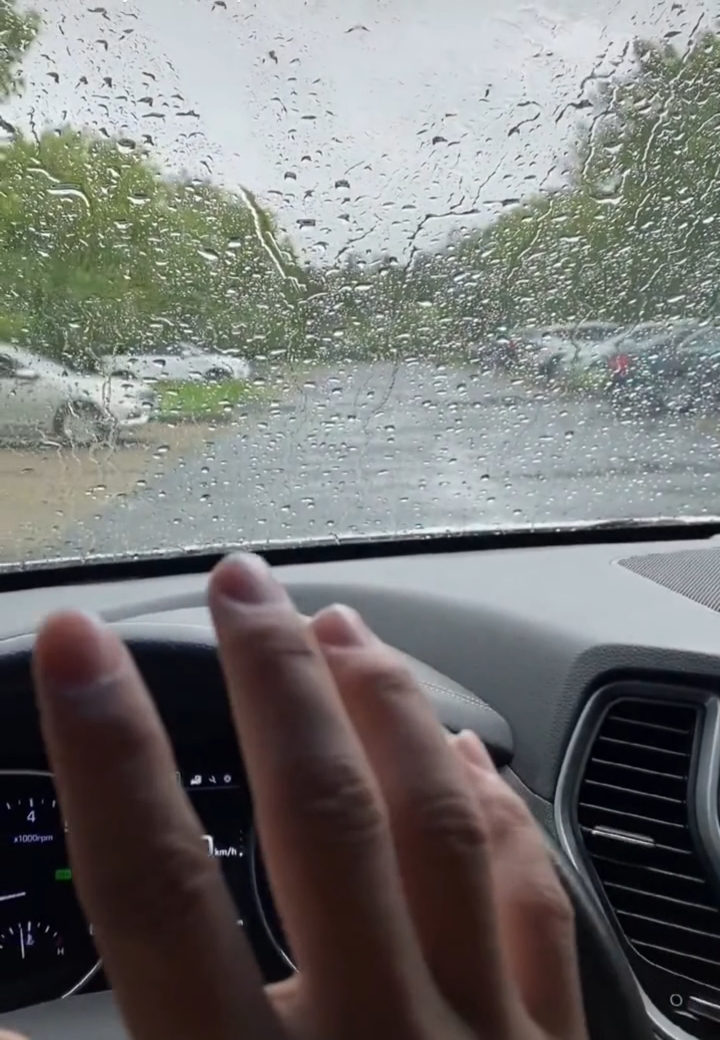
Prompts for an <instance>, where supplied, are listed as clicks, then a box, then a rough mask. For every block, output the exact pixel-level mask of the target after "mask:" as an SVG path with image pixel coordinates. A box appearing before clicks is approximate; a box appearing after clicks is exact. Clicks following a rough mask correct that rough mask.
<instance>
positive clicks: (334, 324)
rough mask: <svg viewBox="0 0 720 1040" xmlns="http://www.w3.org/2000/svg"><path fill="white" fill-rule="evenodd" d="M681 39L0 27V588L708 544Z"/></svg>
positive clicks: (693, 108)
mask: <svg viewBox="0 0 720 1040" xmlns="http://www.w3.org/2000/svg"><path fill="white" fill-rule="evenodd" d="M715 13H716V5H715V4H714V3H711V2H710V0H684V2H683V3H682V4H679V3H673V2H670V0H663V2H655V0H627V2H623V3H618V2H617V0H592V2H591V0H543V2H542V3H540V2H538V0H507V2H505V3H503V4H502V5H498V4H496V3H494V2H490V0H446V2H445V3H442V4H440V3H437V2H431V0H352V2H350V3H341V4H331V3H328V2H326V0H309V2H307V3H302V4H301V3H297V2H296V0H264V2H262V3H260V2H259V0H246V2H243V3H239V2H238V0H103V2H102V3H90V2H88V0H63V2H62V3H59V2H58V0H36V2H34V3H30V4H29V3H26V2H25V0H0V40H1V42H2V46H0V241H1V243H2V246H1V250H0V353H2V354H3V356H4V357H5V359H6V360H5V362H4V363H3V365H1V366H0V564H6V565H9V564H17V563H27V562H28V561H48V560H64V559H70V558H78V557H81V558H83V559H86V558H87V559H91V558H93V557H97V556H107V555H112V556H115V555H120V554H123V553H143V552H168V553H173V552H179V551H181V550H183V549H185V548H188V547H194V548H201V547H216V546H225V545H237V544H247V543H251V544H254V545H264V544H270V543H277V542H281V543H298V542H303V541H305V540H309V539H322V540H327V539H331V540H337V539H344V538H363V537H381V536H382V537H392V536H398V535H404V534H408V533H410V534H417V533H423V532H445V531H478V530H486V529H493V530H494V529H504V528H515V527H525V526H530V527H533V526H540V525H548V524H549V525H556V524H557V525H560V524H575V523H584V522H591V521H607V520H626V519H632V518H657V517H698V516H703V515H709V514H713V515H714V514H717V513H718V512H720V510H718V506H717V501H718V498H717V489H718V475H719V473H720V463H719V462H718V458H719V453H718V440H719V439H720V361H719V360H718V358H719V357H720V331H716V330H720V298H719V297H718V292H719V287H720V237H719V232H720V227H719V226H718V222H719V221H720V172H719V168H718V147H717V141H718V133H720V92H718V90H717V84H718V82H720V35H719V34H720V29H719V28H718V24H717V23H716V20H715ZM681 332H682V337H680V333H681ZM686 335H687V337H688V342H692V344H693V349H692V351H690V350H688V351H687V352H686V354H684V355H683V357H682V359H681V361H680V360H678V358H679V355H678V352H677V349H675V350H674V349H673V344H675V345H677V344H678V343H679V342H681V339H682V338H683V337H685V336H686ZM683 341H684V340H683ZM5 345H6V346H7V349H6V346H5ZM12 351H16V352H17V353H15V354H12ZM20 352H22V353H20ZM12 356H14V357H16V358H18V359H20V358H24V359H26V360H23V361H22V363H21V365H20V367H21V369H22V370H18V366H17V365H13V364H10V363H9V362H8V361H7V358H9V357H12ZM43 359H50V360H52V361H53V362H57V363H59V366H60V367H59V368H58V369H53V370H52V372H53V375H52V378H50V376H49V373H50V372H51V369H50V368H48V367H46V366H44V365H43ZM78 372H80V373H85V374H87V375H94V376H95V378H92V379H90V378H88V379H80V378H79V377H78Z"/></svg>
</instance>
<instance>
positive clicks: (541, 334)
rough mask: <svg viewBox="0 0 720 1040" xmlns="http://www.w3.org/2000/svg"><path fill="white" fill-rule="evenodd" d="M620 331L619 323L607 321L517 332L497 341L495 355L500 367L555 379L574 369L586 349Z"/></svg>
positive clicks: (583, 322) (539, 327) (551, 326)
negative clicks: (574, 362) (567, 370)
mask: <svg viewBox="0 0 720 1040" xmlns="http://www.w3.org/2000/svg"><path fill="white" fill-rule="evenodd" d="M617 329H618V326H617V325H616V324H613V323H611V322H604V321H581V322H577V323H576V324H574V325H573V324H570V325H550V326H538V327H528V328H524V329H515V330H513V331H512V332H510V333H508V335H507V336H505V337H500V338H498V339H497V340H496V341H495V353H496V355H497V358H498V364H499V365H500V367H503V368H515V367H518V368H522V369H524V370H525V371H534V372H536V373H537V374H538V375H543V376H555V375H558V374H559V373H560V371H561V370H562V369H564V368H567V367H570V366H571V365H572V363H573V361H574V360H575V359H576V358H577V357H578V356H579V355H580V354H581V352H582V351H583V350H584V349H587V348H588V347H589V346H592V345H594V344H597V343H600V342H602V341H603V340H606V339H607V338H608V337H609V336H611V335H612V334H613V333H615V332H617Z"/></svg>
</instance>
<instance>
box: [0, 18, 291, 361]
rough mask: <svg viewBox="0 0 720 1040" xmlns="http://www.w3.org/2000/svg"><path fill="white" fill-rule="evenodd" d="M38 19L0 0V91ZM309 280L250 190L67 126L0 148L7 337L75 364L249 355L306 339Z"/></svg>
mask: <svg viewBox="0 0 720 1040" xmlns="http://www.w3.org/2000/svg"><path fill="white" fill-rule="evenodd" d="M39 28H40V25H39V21H38V19H37V17H36V16H35V15H32V14H28V15H21V14H20V13H19V12H18V11H17V9H16V6H15V3H14V0H0V100H2V98H7V97H8V96H9V95H10V94H11V93H13V92H17V91H18V90H19V89H20V87H21V85H22V79H21V76H20V73H19V71H18V65H19V62H20V61H21V59H22V57H23V55H24V54H25V53H26V51H27V49H28V48H29V47H30V45H31V44H32V42H33V40H34V39H35V37H36V35H37V33H38V31H39ZM303 291H304V290H303V280H302V273H301V271H300V267H299V264H298V262H297V258H296V256H295V254H294V252H293V249H292V247H291V246H290V244H289V243H288V242H287V241H285V240H284V239H283V238H282V236H281V235H280V234H279V232H278V229H277V227H276V225H275V222H274V220H273V218H272V217H271V215H270V214H269V213H268V212H266V211H265V210H264V209H263V208H262V207H261V206H260V205H259V203H258V202H257V200H256V199H255V198H254V196H252V195H251V194H250V193H249V192H247V191H241V192H231V191H227V190H225V189H222V188H220V187H217V186H214V185H212V184H210V183H205V182H201V181H193V180H190V179H187V178H185V179H182V178H172V177H169V176H168V175H166V174H164V173H163V171H162V170H161V169H160V167H159V166H158V164H157V163H156V162H155V161H154V160H153V158H152V155H151V154H150V152H149V151H148V150H147V149H143V148H140V147H138V146H137V145H136V143H135V142H133V141H128V140H122V139H116V140H112V139H108V138H105V137H100V136H98V135H94V134H92V133H89V132H87V131H84V130H82V129H74V128H69V127H68V128H65V129H62V130H60V131H57V132H46V133H44V134H43V135H42V136H41V137H40V138H35V137H33V138H30V137H27V136H24V135H23V134H22V133H21V132H19V131H15V132H14V133H13V134H12V137H11V139H10V142H9V143H6V144H5V145H4V146H3V147H1V148H0V337H2V338H12V339H15V340H19V341H21V342H25V343H28V344H29V345H31V346H33V347H34V348H35V349H37V350H42V351H43V352H45V353H47V354H49V355H51V356H55V357H63V358H65V359H66V360H68V361H71V362H74V363H76V364H78V365H80V366H90V367H92V365H93V364H94V363H95V361H96V359H97V356H98V355H99V354H104V353H108V352H117V351H122V350H142V349H143V348H147V349H150V348H156V347H158V346H161V345H162V344H163V343H170V342H178V341H181V340H190V341H193V342H197V343H202V344H205V345H208V346H213V347H216V348H219V349H225V350H228V351H233V352H236V353H238V354H241V355H243V356H248V355H257V354H260V353H263V352H265V351H267V350H272V349H278V348H279V347H287V345H288V344H291V343H293V342H296V341H297V339H298V336H297V332H298V325H299V324H300V325H302V319H299V318H298V312H299V302H300V301H301V299H302V296H303Z"/></svg>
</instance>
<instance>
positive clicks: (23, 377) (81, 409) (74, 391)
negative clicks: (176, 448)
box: [0, 343, 157, 447]
mask: <svg viewBox="0 0 720 1040" xmlns="http://www.w3.org/2000/svg"><path fill="white" fill-rule="evenodd" d="M156 399H157V398H156V394H155V393H154V392H153V391H152V390H150V389H149V388H148V387H146V386H143V385H142V384H140V383H132V382H129V381H127V380H120V379H108V378H107V377H102V376H93V375H82V374H80V373H78V372H75V371H73V370H72V369H69V368H67V367H65V366H64V365H61V364H58V363H57V362H56V361H51V360H50V359H49V358H45V357H41V356H39V355H37V354H34V353H32V352H31V351H28V350H23V349H21V348H18V347H14V346H10V345H9V344H4V343H0V437H2V438H5V439H7V438H12V439H19V440H32V441H38V440H47V439H52V440H58V441H61V442H62V443H64V444H69V445H75V446H79V447H87V446H89V445H92V444H95V443H99V442H103V441H107V440H109V439H111V438H112V437H113V436H115V435H117V434H118V433H120V432H122V431H125V430H131V429H134V428H136V427H139V426H143V425H144V424H145V423H147V422H148V420H149V419H150V418H151V416H152V413H153V411H154V409H155V406H156Z"/></svg>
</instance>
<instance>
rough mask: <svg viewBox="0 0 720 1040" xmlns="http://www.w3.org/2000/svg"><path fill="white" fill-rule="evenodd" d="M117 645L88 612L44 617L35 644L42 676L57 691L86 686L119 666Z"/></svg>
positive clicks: (86, 687) (71, 690)
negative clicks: (44, 620)
mask: <svg viewBox="0 0 720 1040" xmlns="http://www.w3.org/2000/svg"><path fill="white" fill-rule="evenodd" d="M120 656H121V650H120V644H119V642H118V641H117V640H116V639H114V638H113V637H112V636H111V635H110V633H109V632H108V630H107V629H106V628H105V627H104V626H103V623H102V621H100V619H99V618H97V617H95V616H94V615H92V614H85V613H81V612H80V611H68V612H65V611H63V612H62V613H60V614H56V615H54V616H52V617H50V618H48V619H47V621H46V622H45V623H44V624H43V626H42V628H41V629H40V633H39V635H38V638H37V641H36V644H35V663H36V666H37V668H38V669H39V670H40V674H41V677H42V679H43V680H44V682H45V683H46V684H49V685H50V686H51V687H52V688H53V690H57V691H58V692H60V693H65V692H73V691H77V690H84V689H90V688H92V687H94V686H96V685H97V684H98V683H99V682H101V681H102V680H103V679H105V678H107V677H108V676H110V675H114V674H115V672H116V671H117V669H118V667H119V666H120Z"/></svg>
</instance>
